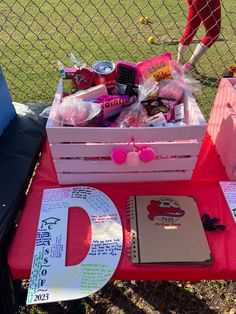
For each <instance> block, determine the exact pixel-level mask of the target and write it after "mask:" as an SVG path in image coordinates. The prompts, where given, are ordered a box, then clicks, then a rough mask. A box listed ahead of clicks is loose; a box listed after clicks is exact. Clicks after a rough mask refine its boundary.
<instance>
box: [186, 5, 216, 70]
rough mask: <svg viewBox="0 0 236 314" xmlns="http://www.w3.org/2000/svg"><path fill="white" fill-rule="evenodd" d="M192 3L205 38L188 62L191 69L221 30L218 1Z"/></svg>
mask: <svg viewBox="0 0 236 314" xmlns="http://www.w3.org/2000/svg"><path fill="white" fill-rule="evenodd" d="M193 2H194V5H195V7H196V8H197V10H198V15H199V17H200V18H201V21H202V23H203V25H204V27H205V29H206V36H205V37H203V39H202V40H201V42H200V43H199V44H198V45H197V47H196V49H195V50H194V52H193V55H192V57H191V58H190V60H189V62H188V63H189V64H190V65H191V66H192V67H194V66H195V65H196V63H197V62H198V61H199V60H200V58H201V57H202V56H203V55H204V54H205V52H206V51H207V49H208V48H210V47H211V46H212V45H213V44H214V42H215V41H216V40H217V38H218V37H219V35H220V30H221V6H220V0H207V1H205V0H193Z"/></svg>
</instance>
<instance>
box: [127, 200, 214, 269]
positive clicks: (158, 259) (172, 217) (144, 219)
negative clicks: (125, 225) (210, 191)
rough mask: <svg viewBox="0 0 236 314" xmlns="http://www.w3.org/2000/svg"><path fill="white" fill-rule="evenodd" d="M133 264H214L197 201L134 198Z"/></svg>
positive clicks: (132, 204) (132, 223)
mask: <svg viewBox="0 0 236 314" xmlns="http://www.w3.org/2000/svg"><path fill="white" fill-rule="evenodd" d="M128 211H129V213H130V227H131V233H130V237H131V256H132V263H133V264H153V263H163V264H196V265H202V264H206V265H209V264H211V253H210V249H209V246H208V242H207V239H206V235H205V231H204V228H203V225H202V221H201V218H200V215H199V211H198V207H197V204H196V202H195V200H194V199H193V198H192V197H189V196H170V195H146V196H132V197H130V199H129V201H128Z"/></svg>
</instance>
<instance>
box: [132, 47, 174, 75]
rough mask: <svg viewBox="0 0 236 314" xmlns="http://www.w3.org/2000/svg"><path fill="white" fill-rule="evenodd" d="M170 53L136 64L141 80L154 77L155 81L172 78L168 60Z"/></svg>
mask: <svg viewBox="0 0 236 314" xmlns="http://www.w3.org/2000/svg"><path fill="white" fill-rule="evenodd" d="M171 58H172V56H171V53H169V52H167V53H163V54H161V55H159V56H156V57H155V58H153V59H150V60H147V61H143V62H140V63H138V69H139V72H140V74H141V77H142V80H143V81H144V80H146V79H148V78H150V77H154V78H155V80H156V81H160V80H161V79H167V78H172V76H171V67H170V60H171Z"/></svg>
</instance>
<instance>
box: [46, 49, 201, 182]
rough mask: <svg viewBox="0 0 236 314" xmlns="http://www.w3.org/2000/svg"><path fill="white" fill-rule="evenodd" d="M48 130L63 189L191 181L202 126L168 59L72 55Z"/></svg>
mask: <svg viewBox="0 0 236 314" xmlns="http://www.w3.org/2000/svg"><path fill="white" fill-rule="evenodd" d="M71 60H73V62H74V66H73V67H71V68H64V66H63V64H62V63H61V62H58V66H59V70H60V73H61V79H60V81H59V84H58V88H57V92H56V95H55V98H54V101H53V104H52V106H51V108H50V113H49V117H48V122H47V126H46V130H47V135H48V139H49V144H50V148H51V152H52V156H53V160H54V164H55V169H56V172H57V177H58V181H59V183H60V184H77V183H95V182H140V181H164V180H189V179H191V176H192V172H193V169H194V167H195V164H196V161H197V156H198V153H199V150H200V148H201V143H202V140H203V137H204V134H205V130H206V126H207V123H206V121H205V119H204V117H203V115H202V113H201V111H200V109H199V107H198V104H197V102H196V100H195V98H194V96H193V94H192V92H193V91H196V90H199V84H198V82H197V81H194V80H193V79H191V78H189V77H185V75H184V73H183V72H182V70H181V68H180V67H179V65H178V64H177V62H175V61H174V60H172V56H171V54H170V53H164V54H161V55H159V56H156V57H154V58H153V59H150V60H146V61H142V62H139V63H137V64H134V63H131V62H128V61H121V60H120V61H116V62H112V61H109V60H101V61H96V62H95V63H94V64H93V65H92V66H91V67H87V66H86V65H85V64H84V63H81V62H79V61H78V60H77V59H76V58H75V57H74V56H73V55H72V56H71Z"/></svg>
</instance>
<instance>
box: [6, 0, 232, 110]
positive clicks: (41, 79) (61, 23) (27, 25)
mask: <svg viewBox="0 0 236 314" xmlns="http://www.w3.org/2000/svg"><path fill="white" fill-rule="evenodd" d="M213 1H214V0H213ZM187 15H188V11H187V1H186V0H179V1H177V0H165V1H160V0H149V1H143V0H137V1H131V0H92V1H88V0H84V1H76V0H1V1H0V65H1V66H2V67H3V70H4V72H5V76H6V78H7V81H8V84H9V86H10V90H11V93H12V95H13V98H14V100H15V101H24V102H33V101H34V102H48V103H50V102H51V101H52V99H53V95H54V93H55V89H56V85H57V82H58V78H59V74H58V70H57V60H58V59H59V60H61V61H62V62H63V63H64V64H65V65H66V66H71V65H72V64H71V61H70V60H69V55H70V53H71V52H73V54H74V55H75V56H76V57H77V58H78V59H79V60H80V61H86V62H87V64H88V65H92V64H93V63H94V62H95V61H97V60H102V59H103V60H104V59H108V60H113V61H116V60H120V59H122V60H127V61H132V62H138V61H141V60H147V59H149V58H152V57H154V56H156V55H158V54H161V53H163V52H164V51H169V52H171V53H172V54H173V58H176V56H177V47H178V43H179V39H180V37H181V36H182V34H183V31H184V28H185V24H186V19H187ZM142 16H144V17H146V16H147V17H148V19H149V22H148V23H146V24H142V23H140V18H141V17H142ZM235 29H236V3H235V1H232V0H224V1H222V29H221V34H220V37H219V38H218V39H217V41H216V43H215V44H214V45H213V46H212V47H211V48H210V49H209V50H208V52H207V54H206V55H204V56H203V58H202V59H201V61H200V62H199V65H198V72H199V73H198V79H199V80H200V81H201V82H202V95H201V96H198V100H199V103H200V105H201V106H202V108H203V111H204V113H206V114H208V112H209V110H208V109H206V108H207V105H208V106H209V108H210V106H211V104H212V101H213V99H214V96H215V92H216V89H217V79H218V78H219V77H220V76H221V75H222V74H223V73H224V72H225V71H226V70H227V69H228V68H229V66H231V65H235V63H236V62H235V60H236V36H235ZM204 34H205V30H204V28H203V27H202V26H201V28H200V29H199V31H198V33H197V35H196V36H195V37H194V40H193V42H192V44H191V46H190V47H191V50H190V52H189V55H188V56H190V54H191V52H192V51H193V50H194V48H195V46H196V44H197V43H198V42H199V39H200V38H202V37H203V36H204ZM149 36H153V37H154V39H155V43H154V44H152V45H151V44H149V43H148V42H147V38H149ZM205 105H206V106H205Z"/></svg>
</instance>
